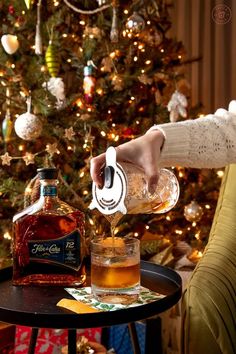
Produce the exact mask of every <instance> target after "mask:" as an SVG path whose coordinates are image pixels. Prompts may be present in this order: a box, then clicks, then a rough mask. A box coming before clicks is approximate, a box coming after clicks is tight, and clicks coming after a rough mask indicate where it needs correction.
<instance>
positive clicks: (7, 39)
mask: <svg viewBox="0 0 236 354" xmlns="http://www.w3.org/2000/svg"><path fill="white" fill-rule="evenodd" d="M1 42H2V46H3V48H4V50H5V52H6V53H7V54H14V53H15V52H16V51H17V49H18V48H19V41H18V39H17V36H14V35H13V34H4V35H3V36H2V37H1Z"/></svg>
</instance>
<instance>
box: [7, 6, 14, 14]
mask: <svg viewBox="0 0 236 354" xmlns="http://www.w3.org/2000/svg"><path fill="white" fill-rule="evenodd" d="M8 12H9V14H10V15H14V13H15V9H14V6H13V5H9V6H8Z"/></svg>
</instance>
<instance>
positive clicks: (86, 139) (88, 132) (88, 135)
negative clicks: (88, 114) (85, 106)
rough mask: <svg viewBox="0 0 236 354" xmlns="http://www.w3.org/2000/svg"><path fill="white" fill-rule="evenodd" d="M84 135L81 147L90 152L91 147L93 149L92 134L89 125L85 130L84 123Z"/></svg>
mask: <svg viewBox="0 0 236 354" xmlns="http://www.w3.org/2000/svg"><path fill="white" fill-rule="evenodd" d="M84 129H85V131H86V133H85V137H84V144H83V148H84V150H85V151H87V152H90V153H91V154H92V149H93V141H94V139H95V138H94V136H92V134H91V127H89V129H88V130H87V128H86V124H85V128H84Z"/></svg>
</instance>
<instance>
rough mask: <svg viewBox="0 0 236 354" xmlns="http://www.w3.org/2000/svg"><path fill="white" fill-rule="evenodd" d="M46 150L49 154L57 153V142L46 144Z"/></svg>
mask: <svg viewBox="0 0 236 354" xmlns="http://www.w3.org/2000/svg"><path fill="white" fill-rule="evenodd" d="M46 151H47V152H48V153H49V155H50V156H53V155H54V154H57V153H58V148H57V143H54V144H47V146H46Z"/></svg>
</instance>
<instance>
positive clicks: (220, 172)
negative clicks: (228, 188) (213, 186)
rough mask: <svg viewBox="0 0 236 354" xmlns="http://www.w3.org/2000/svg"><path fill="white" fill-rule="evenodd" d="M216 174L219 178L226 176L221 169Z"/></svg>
mask: <svg viewBox="0 0 236 354" xmlns="http://www.w3.org/2000/svg"><path fill="white" fill-rule="evenodd" d="M216 174H217V176H218V177H219V178H222V177H223V176H224V171H221V170H219V171H217V172H216Z"/></svg>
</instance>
